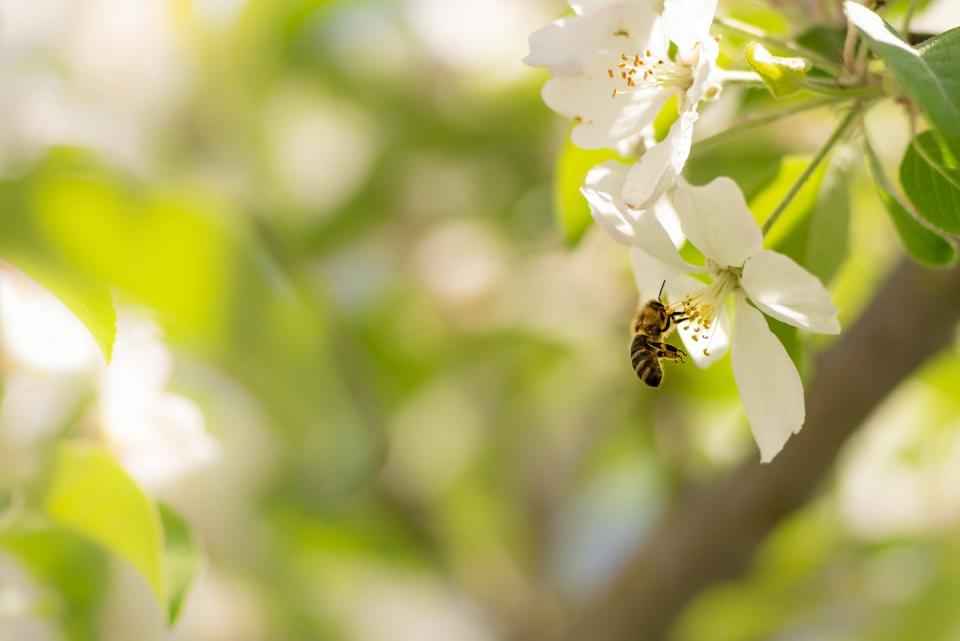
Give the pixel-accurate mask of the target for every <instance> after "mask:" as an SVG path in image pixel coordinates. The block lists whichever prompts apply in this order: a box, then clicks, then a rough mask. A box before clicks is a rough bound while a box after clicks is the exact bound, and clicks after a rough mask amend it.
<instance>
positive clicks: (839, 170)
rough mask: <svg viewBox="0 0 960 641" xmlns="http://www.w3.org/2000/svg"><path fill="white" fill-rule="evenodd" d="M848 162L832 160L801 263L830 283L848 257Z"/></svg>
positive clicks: (849, 176)
mask: <svg viewBox="0 0 960 641" xmlns="http://www.w3.org/2000/svg"><path fill="white" fill-rule="evenodd" d="M852 174H853V168H852V166H850V164H849V163H841V162H838V161H837V160H834V162H833V163H831V165H830V168H829V169H828V170H827V172H826V174H825V177H824V181H823V186H822V188H821V189H820V194H819V195H818V197H817V203H816V205H815V206H814V208H813V211H812V212H811V215H810V231H809V233H808V236H807V247H806V251H805V253H804V257H803V260H801V261H800V263H801V264H802V265H803V266H804V267H806V268H807V269H809V270H810V272H812V273H813V274H814V275H815V276H817V277H818V278H820V280H821V281H823V282H824V283H825V284H829V283H830V281H831V280H833V277H834V276H835V275H836V273H837V271H838V270H839V269H840V267H841V266H842V265H843V263H844V261H845V260H846V258H847V253H848V251H849V245H850V193H849V192H850V180H851V177H852Z"/></svg>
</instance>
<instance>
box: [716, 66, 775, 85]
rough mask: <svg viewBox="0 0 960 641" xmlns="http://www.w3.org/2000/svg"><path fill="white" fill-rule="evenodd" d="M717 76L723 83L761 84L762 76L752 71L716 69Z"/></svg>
mask: <svg viewBox="0 0 960 641" xmlns="http://www.w3.org/2000/svg"><path fill="white" fill-rule="evenodd" d="M717 78H718V79H719V80H720V82H721V83H723V84H738V85H761V86H762V85H763V84H764V83H763V78H761V77H760V74H758V73H756V72H754V71H739V70H735V69H718V70H717Z"/></svg>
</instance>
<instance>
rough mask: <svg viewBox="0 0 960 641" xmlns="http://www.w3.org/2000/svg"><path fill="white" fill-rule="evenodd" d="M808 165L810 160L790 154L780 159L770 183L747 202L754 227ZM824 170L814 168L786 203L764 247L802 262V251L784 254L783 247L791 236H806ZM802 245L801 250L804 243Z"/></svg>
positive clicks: (806, 156)
mask: <svg viewBox="0 0 960 641" xmlns="http://www.w3.org/2000/svg"><path fill="white" fill-rule="evenodd" d="M809 164H810V156H809V155H807V154H793V155H788V156H784V157H783V158H782V160H781V161H780V169H779V171H778V172H777V175H776V177H775V178H774V179H773V181H771V182H770V183H769V184H767V185H766V186H765V187H764V188H763V189H762V190H761V191H760V192H759V193H758V194H757V195H755V196H753V197H752V198H751V199H750V210H751V211H752V212H753V215H754V217H755V218H756V219H757V223H758V224H763V222H764V221H765V220H766V219H767V218H768V217H769V216H770V214H771V213H772V212H773V211H774V210H775V209H776V207H777V205H778V204H780V201H781V200H783V198H784V196H786V195H787V192H788V191H790V188H791V187H793V185H794V184H795V183H796V182H797V180H798V179H799V178H800V175H801V174H802V173H803V172H804V170H806V168H807V166H808V165H809ZM826 169H827V166H826V164H821V165H820V166H819V167H817V169H816V170H815V171H814V173H813V175H812V176H811V177H810V179H809V180H807V182H806V183H804V185H803V187H802V188H801V189H800V191H799V192H798V193H797V195H796V196H794V198H793V200H792V201H790V204H789V205H788V206H787V208H786V209H785V210H784V212H783V214H782V215H781V217H780V219H779V220H778V221H777V224H776V226H775V227H773V228H772V229H771V230H770V233H769V234H767V237H766V239H765V241H764V242H765V244H766V246H767V247H770V248H771V249H776V250H777V251H781V252H784V253H787V255H789V256H791V257H792V258H793V259H794V260H797V261H802V260H803V252H802V251H800V249H802V248H796V249H795V250H794V251H786V248H785V247H784V246H785V245H786V244H787V242H788V239H789V238H790V237H791V236H793V237H796V235H797V234H798V233H799V234H801V235H802V236H804V237H805V236H806V233H805V232H806V230H807V228H808V223H809V218H810V212H812V211H813V208H814V205H816V203H817V194H818V193H819V191H820V184H821V182H822V181H823V176H824V174H825V173H826ZM802 244H803V245H804V246H805V244H806V241H805V239H804V240H803V243H802Z"/></svg>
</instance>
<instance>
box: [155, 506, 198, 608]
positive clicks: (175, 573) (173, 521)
mask: <svg viewBox="0 0 960 641" xmlns="http://www.w3.org/2000/svg"><path fill="white" fill-rule="evenodd" d="M159 508H160V520H161V521H162V522H163V533H164V554H163V557H164V568H165V570H166V573H167V615H168V617H169V621H170V623H171V624H173V623H176V621H177V617H178V616H180V610H181V608H182V606H183V602H184V599H185V598H186V596H187V592H188V591H189V590H190V586H191V585H192V584H193V580H194V579H195V578H196V575H197V569H198V566H199V560H200V556H199V553H198V549H197V545H196V541H195V540H194V537H193V533H192V532H191V531H190V526H189V525H187V522H186V521H184V520H183V519H182V518H181V517H180V515H179V514H177V513H176V512H174V511H173V509H172V508H170V507H169V506H167V505H165V504H163V503H160V504H159Z"/></svg>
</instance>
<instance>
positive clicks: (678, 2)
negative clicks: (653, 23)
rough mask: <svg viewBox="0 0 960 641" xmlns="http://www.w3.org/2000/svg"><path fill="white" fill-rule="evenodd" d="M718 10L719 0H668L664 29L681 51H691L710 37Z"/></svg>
mask: <svg viewBox="0 0 960 641" xmlns="http://www.w3.org/2000/svg"><path fill="white" fill-rule="evenodd" d="M716 12H717V0H666V3H665V4H664V7H663V23H664V31H665V32H666V34H667V37H669V38H670V40H672V41H673V42H674V43H676V45H677V48H678V49H680V51H689V50H691V49H693V47H694V46H696V45H697V44H698V43H699V42H701V41H702V40H708V39H709V37H710V25H711V24H712V23H713V16H714V14H715V13H716Z"/></svg>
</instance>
